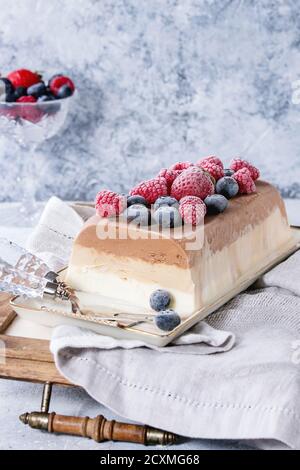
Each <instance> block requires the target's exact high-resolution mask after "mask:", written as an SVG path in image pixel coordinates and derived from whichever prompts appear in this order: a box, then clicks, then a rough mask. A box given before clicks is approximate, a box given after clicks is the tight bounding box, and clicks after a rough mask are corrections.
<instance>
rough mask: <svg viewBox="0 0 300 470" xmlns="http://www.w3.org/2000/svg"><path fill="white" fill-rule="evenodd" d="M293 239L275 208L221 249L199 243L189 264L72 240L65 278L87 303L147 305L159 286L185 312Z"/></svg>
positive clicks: (248, 272)
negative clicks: (107, 250)
mask: <svg viewBox="0 0 300 470" xmlns="http://www.w3.org/2000/svg"><path fill="white" fill-rule="evenodd" d="M293 244H294V241H293V239H292V236H291V232H290V229H289V227H288V225H287V223H286V221H285V219H284V218H283V217H282V214H281V212H280V210H279V208H276V209H274V211H273V212H272V213H271V214H270V215H269V216H268V217H267V218H266V219H265V220H264V221H263V222H261V223H260V224H257V225H255V226H254V227H252V226H248V227H247V228H246V229H245V231H244V233H243V234H241V236H240V237H239V238H238V239H237V240H236V241H234V242H233V243H231V244H230V245H228V246H225V247H224V248H223V249H222V250H220V251H216V252H214V253H212V252H211V251H210V250H209V247H207V246H204V248H203V249H202V250H201V251H200V253H199V256H196V262H195V266H193V267H192V268H187V269H184V268H180V267H177V266H173V265H168V264H162V263H147V262H146V261H143V260H139V259H135V258H129V257H125V256H124V257H123V256H122V257H116V256H114V255H109V254H106V253H98V252H97V251H96V250H95V249H93V248H86V247H83V246H80V245H77V247H76V248H75V249H74V253H73V257H72V262H71V264H70V266H69V268H68V272H67V278H66V280H67V283H68V284H69V285H71V286H72V287H73V288H75V289H77V290H80V291H84V292H88V293H92V294H95V296H93V304H95V305H96V304H97V303H98V302H99V305H100V304H101V305H102V304H103V305H105V304H107V306H110V307H113V305H112V304H113V303H114V302H115V304H116V306H117V305H118V306H119V309H120V308H121V309H123V311H126V312H128V311H129V312H130V311H132V312H134V311H137V312H138V311H139V312H141V311H147V310H149V298H150V295H151V293H152V292H153V291H154V290H156V289H161V288H163V289H166V290H168V291H169V292H170V293H171V294H172V297H173V299H174V302H173V304H172V305H171V307H172V308H174V309H175V310H176V311H177V312H178V313H179V314H180V315H181V316H182V317H187V316H189V315H191V314H192V313H194V312H196V311H198V310H200V309H201V308H203V307H205V306H209V305H211V304H212V303H214V302H215V301H216V300H218V299H220V297H222V296H223V295H225V294H227V293H228V292H229V291H230V290H231V289H233V288H235V287H236V285H237V284H238V283H239V282H243V281H245V280H246V279H247V278H251V277H253V276H255V274H256V273H257V272H259V271H260V270H261V269H263V267H264V266H265V265H267V264H268V263H270V262H272V260H275V259H276V258H277V257H278V256H279V255H280V254H281V252H282V251H283V249H286V248H288V247H292V246H293ZM96 294H97V295H96ZM98 295H99V296H105V298H103V297H98ZM105 299H106V300H105ZM113 299H115V300H113ZM122 307H123V308H122Z"/></svg>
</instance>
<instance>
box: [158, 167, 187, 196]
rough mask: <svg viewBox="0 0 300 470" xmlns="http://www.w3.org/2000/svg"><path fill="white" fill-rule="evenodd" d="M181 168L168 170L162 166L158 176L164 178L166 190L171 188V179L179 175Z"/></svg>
mask: <svg viewBox="0 0 300 470" xmlns="http://www.w3.org/2000/svg"><path fill="white" fill-rule="evenodd" d="M180 173H181V170H170V169H169V168H162V169H161V170H160V172H159V173H158V175H157V176H158V177H162V178H165V180H166V182H167V186H168V192H170V190H171V186H172V183H173V181H174V180H175V179H176V178H177V176H178V175H180Z"/></svg>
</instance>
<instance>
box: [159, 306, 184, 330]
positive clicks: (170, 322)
mask: <svg viewBox="0 0 300 470" xmlns="http://www.w3.org/2000/svg"><path fill="white" fill-rule="evenodd" d="M154 321H155V324H156V326H157V327H158V328H159V329H160V330H163V331H171V330H174V328H176V326H178V325H180V323H181V319H180V316H179V315H178V313H176V312H174V310H172V309H168V310H162V311H161V312H159V313H158V314H157V315H156V317H155V319H154Z"/></svg>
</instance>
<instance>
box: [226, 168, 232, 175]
mask: <svg viewBox="0 0 300 470" xmlns="http://www.w3.org/2000/svg"><path fill="white" fill-rule="evenodd" d="M233 174H234V171H233V170H231V169H230V168H225V169H224V176H232V175H233Z"/></svg>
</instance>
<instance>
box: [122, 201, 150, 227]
mask: <svg viewBox="0 0 300 470" xmlns="http://www.w3.org/2000/svg"><path fill="white" fill-rule="evenodd" d="M121 218H122V219H125V220H126V221H127V222H130V223H133V224H134V225H138V226H144V225H149V224H150V222H151V213H150V211H149V209H148V208H147V207H146V206H143V205H142V204H134V205H133V206H130V207H128V208H127V209H126V210H125V211H124V212H123V214H122V215H121Z"/></svg>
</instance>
